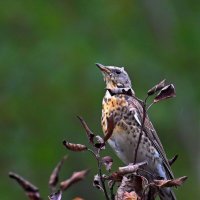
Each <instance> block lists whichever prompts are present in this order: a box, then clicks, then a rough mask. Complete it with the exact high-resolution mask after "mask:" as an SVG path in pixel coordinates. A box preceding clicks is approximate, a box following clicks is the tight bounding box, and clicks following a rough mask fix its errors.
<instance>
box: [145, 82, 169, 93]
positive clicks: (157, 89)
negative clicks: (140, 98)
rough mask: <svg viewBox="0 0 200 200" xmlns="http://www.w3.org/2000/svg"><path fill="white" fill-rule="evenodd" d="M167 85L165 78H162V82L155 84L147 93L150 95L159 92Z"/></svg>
mask: <svg viewBox="0 0 200 200" xmlns="http://www.w3.org/2000/svg"><path fill="white" fill-rule="evenodd" d="M164 87H165V79H164V80H162V81H161V82H160V83H158V84H157V85H155V86H154V87H152V88H151V89H150V90H148V92H147V94H148V95H149V96H150V95H154V94H155V93H156V92H159V91H160V90H161V89H163V88H164Z"/></svg>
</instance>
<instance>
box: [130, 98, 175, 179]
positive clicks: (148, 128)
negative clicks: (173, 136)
mask: <svg viewBox="0 0 200 200" xmlns="http://www.w3.org/2000/svg"><path fill="white" fill-rule="evenodd" d="M127 101H128V103H129V107H130V108H135V109H136V110H137V111H138V115H139V116H138V117H139V120H140V121H141V122H142V119H143V108H142V105H141V103H140V102H139V101H138V100H137V99H135V98H134V97H131V96H128V97H127ZM144 132H145V134H146V135H147V136H148V138H149V139H150V140H151V142H152V144H153V145H154V147H155V148H156V150H157V151H158V152H159V154H160V155H161V158H162V160H163V164H164V167H165V169H166V172H167V174H168V177H169V178H171V179H173V178H174V175H173V173H172V171H171V168H170V165H169V162H168V159H167V157H166V153H165V151H164V148H163V146H162V144H161V141H160V139H159V137H158V135H157V133H156V130H155V129H154V127H153V125H152V123H151V121H150V120H149V117H148V116H146V118H145V124H144Z"/></svg>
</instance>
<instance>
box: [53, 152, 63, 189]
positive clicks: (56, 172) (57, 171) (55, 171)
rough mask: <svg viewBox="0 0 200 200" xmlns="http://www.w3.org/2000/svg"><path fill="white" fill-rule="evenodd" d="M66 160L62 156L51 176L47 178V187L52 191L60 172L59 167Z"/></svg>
mask: <svg viewBox="0 0 200 200" xmlns="http://www.w3.org/2000/svg"><path fill="white" fill-rule="evenodd" d="M66 159H67V156H64V157H63V159H62V160H61V161H60V162H59V163H58V164H57V165H56V167H55V168H54V170H53V172H52V173H51V176H50V178H49V186H50V187H51V189H52V190H53V187H55V186H56V185H57V183H58V180H59V172H60V170H61V167H62V165H63V163H64V161H65V160H66Z"/></svg>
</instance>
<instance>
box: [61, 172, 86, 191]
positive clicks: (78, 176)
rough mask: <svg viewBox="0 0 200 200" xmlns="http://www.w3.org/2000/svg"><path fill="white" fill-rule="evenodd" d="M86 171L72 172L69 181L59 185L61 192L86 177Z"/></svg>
mask: <svg viewBox="0 0 200 200" xmlns="http://www.w3.org/2000/svg"><path fill="white" fill-rule="evenodd" d="M88 171H89V170H83V171H79V172H74V173H73V174H72V176H71V177H70V178H69V179H67V180H65V181H62V182H61V183H60V188H61V190H62V191H64V190H66V189H68V188H69V187H70V186H71V185H73V184H75V183H77V182H79V181H81V180H83V179H84V178H85V176H86V175H87V173H88Z"/></svg>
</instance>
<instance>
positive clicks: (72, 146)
mask: <svg viewBox="0 0 200 200" xmlns="http://www.w3.org/2000/svg"><path fill="white" fill-rule="evenodd" d="M63 145H64V146H65V147H66V148H67V149H69V150H71V151H76V152H80V151H85V150H87V147H86V146H85V145H83V144H74V143H69V142H67V141H65V140H64V141H63Z"/></svg>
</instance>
